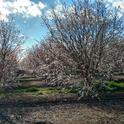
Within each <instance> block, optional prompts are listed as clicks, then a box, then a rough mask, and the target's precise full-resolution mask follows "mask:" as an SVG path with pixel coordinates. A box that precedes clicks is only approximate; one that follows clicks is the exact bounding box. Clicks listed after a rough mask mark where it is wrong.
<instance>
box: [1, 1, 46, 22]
mask: <svg viewBox="0 0 124 124" xmlns="http://www.w3.org/2000/svg"><path fill="white" fill-rule="evenodd" d="M45 7H46V5H45V4H43V3H42V2H39V3H35V2H33V1H31V0H11V1H10V0H9V1H8V0H0V20H6V19H7V17H8V16H9V15H10V14H20V15H22V16H23V17H30V16H33V17H36V16H41V15H42V10H43V9H44V8H45Z"/></svg>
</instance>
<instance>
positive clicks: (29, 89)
mask: <svg viewBox="0 0 124 124" xmlns="http://www.w3.org/2000/svg"><path fill="white" fill-rule="evenodd" d="M38 91H39V89H38V88H37V87H30V88H28V89H26V90H25V92H38Z"/></svg>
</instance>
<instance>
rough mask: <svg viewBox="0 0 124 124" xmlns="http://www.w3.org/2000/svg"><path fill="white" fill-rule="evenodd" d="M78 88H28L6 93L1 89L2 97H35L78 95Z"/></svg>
mask: <svg viewBox="0 0 124 124" xmlns="http://www.w3.org/2000/svg"><path fill="white" fill-rule="evenodd" d="M78 91H79V89H78V88H53V87H48V88H41V87H34V86H33V87H28V88H18V89H15V90H11V91H5V90H3V89H0V96H12V95H22V94H25V95H26V94H27V95H33V96H40V95H57V94H70V93H73V94H75V93H78Z"/></svg>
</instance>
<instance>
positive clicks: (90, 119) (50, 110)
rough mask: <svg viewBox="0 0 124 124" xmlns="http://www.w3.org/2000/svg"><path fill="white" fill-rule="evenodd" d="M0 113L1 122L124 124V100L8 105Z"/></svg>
mask: <svg viewBox="0 0 124 124" xmlns="http://www.w3.org/2000/svg"><path fill="white" fill-rule="evenodd" d="M119 106H120V108H119ZM0 115H1V118H0V119H1V123H0V124H124V101H123V100H122V101H120V102H119V103H118V104H115V103H114V104H111V105H110V104H108V105H107V104H106V105H105V104H104V105H102V104H98V103H93V104H92V103H89V104H88V103H65V104H54V105H50V104H49V105H41V106H38V107H36V106H35V107H12V108H11V107H6V108H0ZM8 122H9V123H8Z"/></svg>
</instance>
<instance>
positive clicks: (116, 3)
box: [108, 0, 124, 17]
mask: <svg viewBox="0 0 124 124" xmlns="http://www.w3.org/2000/svg"><path fill="white" fill-rule="evenodd" d="M108 1H109V2H110V3H111V4H112V6H113V7H116V8H118V9H119V10H120V11H119V12H118V15H119V17H121V16H122V15H123V13H124V0H108Z"/></svg>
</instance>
